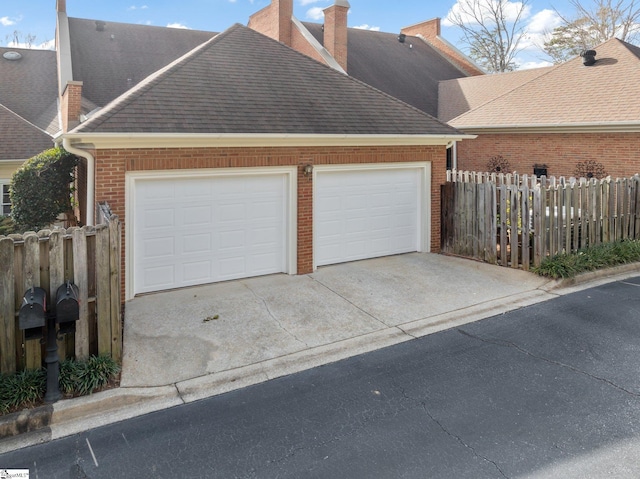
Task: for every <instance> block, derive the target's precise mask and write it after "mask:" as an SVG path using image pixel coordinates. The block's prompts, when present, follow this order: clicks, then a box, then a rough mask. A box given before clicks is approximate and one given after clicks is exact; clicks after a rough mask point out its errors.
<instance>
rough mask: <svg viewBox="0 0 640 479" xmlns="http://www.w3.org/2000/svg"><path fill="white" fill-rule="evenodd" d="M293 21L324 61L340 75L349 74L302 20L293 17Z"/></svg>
mask: <svg viewBox="0 0 640 479" xmlns="http://www.w3.org/2000/svg"><path fill="white" fill-rule="evenodd" d="M327 8H329V7H327ZM291 21H292V22H293V25H294V26H295V27H296V28H297V29H298V31H299V32H300V34H301V35H302V36H303V37H304V39H305V40H306V41H307V43H309V45H311V47H312V48H313V49H314V50H315V51H316V52H317V53H318V55H320V56H321V57H322V59H323V60H324V61H325V62H326V64H327V65H328V66H330V67H331V68H333V69H334V70H337V71H339V72H340V73H344V74H345V75H346V74H347V72H346V71H344V68H342V67H341V66H340V64H339V63H338V62H337V61H336V59H335V58H333V56H331V53H329V50H327V49H326V48H325V47H323V46H322V44H321V43H320V42H319V41H318V40H316V37H314V36H313V35H312V34H311V32H310V31H309V29H308V28H307V27H305V26H304V25H303V24H302V22H301V21H300V20H298V19H297V18H296V17H291Z"/></svg>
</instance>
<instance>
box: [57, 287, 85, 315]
mask: <svg viewBox="0 0 640 479" xmlns="http://www.w3.org/2000/svg"><path fill="white" fill-rule="evenodd" d="M79 293H80V291H79V289H78V287H77V286H76V285H75V284H73V283H72V282H70V281H67V282H66V283H65V284H63V285H61V286H60V287H59V288H58V291H56V323H73V322H75V321H78V319H79V318H80V306H79V305H78V297H79Z"/></svg>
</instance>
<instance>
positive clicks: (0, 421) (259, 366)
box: [0, 263, 640, 454]
mask: <svg viewBox="0 0 640 479" xmlns="http://www.w3.org/2000/svg"><path fill="white" fill-rule="evenodd" d="M639 273H640V263H632V264H627V265H622V266H618V267H615V268H609V269H606V270H599V271H594V272H589V273H584V274H581V275H579V276H577V277H575V278H570V279H563V280H550V281H548V282H547V283H545V284H544V285H542V286H540V287H539V288H537V289H534V290H530V291H527V292H524V293H520V294H516V295H512V296H507V297H504V298H500V299H497V300H492V301H488V302H486V303H481V304H477V305H474V306H471V307H468V308H463V309H458V310H455V311H451V312H447V313H444V314H440V315H436V316H431V317H426V318H423V319H419V320H415V321H410V322H407V323H404V324H400V325H398V326H390V327H388V328H384V329H381V330H379V331H375V332H373V333H368V334H364V335H362V336H358V337H354V338H349V339H346V340H343V341H338V342H336V343H332V344H327V345H323V346H318V347H315V348H311V349H307V350H303V351H299V352H296V353H292V354H288V355H285V356H281V357H278V358H273V359H269V360H267V361H263V362H261V363H256V364H251V365H247V366H243V367H241V368H237V369H232V370H227V371H220V372H216V373H213V374H208V375H206V376H201V377H196V378H192V379H188V380H185V381H180V382H178V383H176V384H172V385H167V386H158V387H148V388H126V387H120V388H118V389H112V390H109V391H104V392H100V393H96V394H93V395H90V396H85V397H80V398H75V399H69V400H64V401H60V402H58V403H56V404H54V405H53V406H50V405H49V406H43V407H39V408H35V409H33V410H25V411H22V412H18V413H14V414H10V415H7V416H3V417H0V438H2V439H0V454H2V453H6V452H10V451H13V450H16V449H20V448H23V447H27V446H30V445H35V444H39V443H42V442H47V441H50V440H53V439H59V438H62V437H65V436H69V435H72V434H77V433H80V432H82V431H86V430H88V429H92V428H95V427H99V426H104V425H107V424H111V423H115V422H119V421H123V420H125V419H130V418H133V417H137V416H142V415H144V414H148V413H151V412H155V411H160V410H163V409H167V408H170V407H173V406H177V405H180V404H185V403H190V402H194V401H198V400H201V399H205V398H207V397H212V396H216V395H219V394H224V393H226V392H230V391H233V390H236V389H240V388H244V387H247V386H251V385H254V384H258V383H261V382H265V381H269V380H271V379H275V378H278V377H282V376H286V375H289V374H293V373H296V372H300V371H304V370H307V369H311V368H313V367H316V366H320V365H325V364H330V363H333V362H336V361H340V360H342V359H346V358H349V357H353V356H357V355H359V354H364V353H367V352H370V351H374V350H377V349H381V348H384V347H388V346H392V345H395V344H399V343H402V342H405V341H410V340H412V339H415V338H419V337H423V336H426V335H429V334H433V333H436V332H439V331H443V330H446V329H450V328H453V327H457V326H461V325H464V324H468V323H471V322H475V321H479V320H481V319H485V318H488V317H491V316H496V315H499V314H504V313H506V312H508V311H512V310H515V309H519V308H522V307H525V306H529V305H532V304H536V303H540V302H543V301H547V300H549V299H553V298H555V297H557V296H562V295H565V294H569V293H572V292H575V291H580V290H582V289H586V288H591V287H593V286H598V285H601V284H605V283H608V282H612V281H622V280H624V279H626V278H629V277H632V276H636V275H638V274H639Z"/></svg>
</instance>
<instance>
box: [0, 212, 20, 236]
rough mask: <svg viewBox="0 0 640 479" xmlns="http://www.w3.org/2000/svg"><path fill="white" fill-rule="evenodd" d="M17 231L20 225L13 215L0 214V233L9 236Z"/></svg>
mask: <svg viewBox="0 0 640 479" xmlns="http://www.w3.org/2000/svg"><path fill="white" fill-rule="evenodd" d="M17 232H18V227H17V226H16V223H15V221H13V218H11V216H2V215H0V235H4V236H7V235H10V234H12V233H17Z"/></svg>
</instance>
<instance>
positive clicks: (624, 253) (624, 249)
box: [533, 240, 640, 279]
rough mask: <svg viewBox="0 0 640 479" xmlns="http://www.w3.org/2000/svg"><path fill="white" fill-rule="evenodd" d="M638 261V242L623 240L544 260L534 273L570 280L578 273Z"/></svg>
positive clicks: (639, 254)
mask: <svg viewBox="0 0 640 479" xmlns="http://www.w3.org/2000/svg"><path fill="white" fill-rule="evenodd" d="M634 261H640V241H638V240H623V241H618V242H615V243H603V244H599V245H597V246H593V247H590V248H585V249H581V250H579V251H578V252H577V253H571V254H566V253H563V254H559V255H556V256H553V257H552V258H546V259H544V260H543V261H542V263H541V264H540V266H539V267H537V268H534V269H533V271H534V273H537V274H539V275H540V276H548V277H550V278H554V279H558V278H572V277H574V276H575V275H577V274H579V273H583V272H586V271H594V270H597V269H601V268H608V267H611V266H617V265H620V264H626V263H632V262H634Z"/></svg>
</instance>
